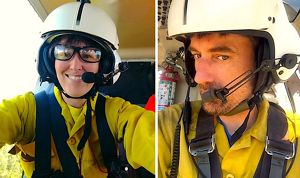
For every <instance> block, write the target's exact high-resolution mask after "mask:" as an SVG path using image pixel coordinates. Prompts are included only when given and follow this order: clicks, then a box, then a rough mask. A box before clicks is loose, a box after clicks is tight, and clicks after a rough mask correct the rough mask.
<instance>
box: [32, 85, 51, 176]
mask: <svg viewBox="0 0 300 178" xmlns="http://www.w3.org/2000/svg"><path fill="white" fill-rule="evenodd" d="M34 97H35V103H36V127H35V133H36V134H35V158H34V159H35V170H34V171H33V174H32V177H33V178H38V177H50V175H51V174H52V171H51V129H50V124H49V123H50V112H49V101H48V97H47V95H46V92H45V91H41V92H39V93H37V94H35V95H34Z"/></svg>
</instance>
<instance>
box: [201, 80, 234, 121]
mask: <svg viewBox="0 0 300 178" xmlns="http://www.w3.org/2000/svg"><path fill="white" fill-rule="evenodd" d="M221 88H223V87H222V86H221V85H220V84H217V83H206V84H204V85H202V84H199V90H200V94H201V95H202V94H203V93H205V92H207V91H209V90H217V89H221ZM226 99H227V102H225V103H223V102H222V101H221V100H220V99H217V98H215V99H213V100H211V101H208V102H205V101H204V103H203V105H202V108H203V109H204V111H206V112H207V113H209V114H211V115H224V114H226V113H228V112H229V111H231V110H232V109H233V108H234V106H235V105H237V104H238V102H236V101H235V100H234V99H233V98H232V97H230V96H229V97H226Z"/></svg>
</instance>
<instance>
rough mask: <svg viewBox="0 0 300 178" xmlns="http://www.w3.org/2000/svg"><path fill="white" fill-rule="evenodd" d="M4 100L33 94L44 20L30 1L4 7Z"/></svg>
mask: <svg viewBox="0 0 300 178" xmlns="http://www.w3.org/2000/svg"><path fill="white" fill-rule="evenodd" d="M0 20H1V28H0V39H1V42H0V51H1V53H0V54H1V56H0V100H2V99H5V98H6V99H9V98H11V97H13V96H15V95H18V94H23V93H25V92H28V91H33V90H34V88H35V84H36V81H37V76H38V75H37V70H36V66H37V65H36V62H35V59H36V56H37V50H38V47H39V43H40V42H41V40H40V34H39V31H40V29H41V28H40V27H41V23H42V21H41V19H40V18H39V17H38V15H37V14H36V13H35V11H34V9H33V8H32V6H31V5H30V3H29V2H28V1H27V0H10V1H3V2H2V3H1V6H0Z"/></svg>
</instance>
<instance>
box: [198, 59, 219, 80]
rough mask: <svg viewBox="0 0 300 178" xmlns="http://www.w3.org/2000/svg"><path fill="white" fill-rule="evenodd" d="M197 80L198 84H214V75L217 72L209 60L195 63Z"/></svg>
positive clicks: (200, 60)
mask: <svg viewBox="0 0 300 178" xmlns="http://www.w3.org/2000/svg"><path fill="white" fill-rule="evenodd" d="M195 70H196V74H195V78H194V80H195V81H196V82H197V83H198V84H205V83H211V82H213V73H214V72H215V71H214V69H213V66H212V63H211V62H210V61H209V60H208V59H204V58H203V59H199V60H198V61H195Z"/></svg>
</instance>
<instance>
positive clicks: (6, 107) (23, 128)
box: [0, 93, 36, 145]
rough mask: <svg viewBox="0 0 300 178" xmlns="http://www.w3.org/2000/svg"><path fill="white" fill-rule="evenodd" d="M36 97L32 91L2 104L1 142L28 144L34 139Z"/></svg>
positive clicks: (0, 106) (0, 119)
mask: <svg viewBox="0 0 300 178" xmlns="http://www.w3.org/2000/svg"><path fill="white" fill-rule="evenodd" d="M35 110H36V109H35V99H34V96H33V94H32V93H26V94H24V95H19V96H16V97H14V98H12V99H9V100H3V101H2V103H1V104H0V123H1V124H0V130H1V134H0V144H1V145H4V144H6V143H7V144H14V143H19V144H26V143H29V142H31V141H32V140H33V139H34V133H35Z"/></svg>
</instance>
